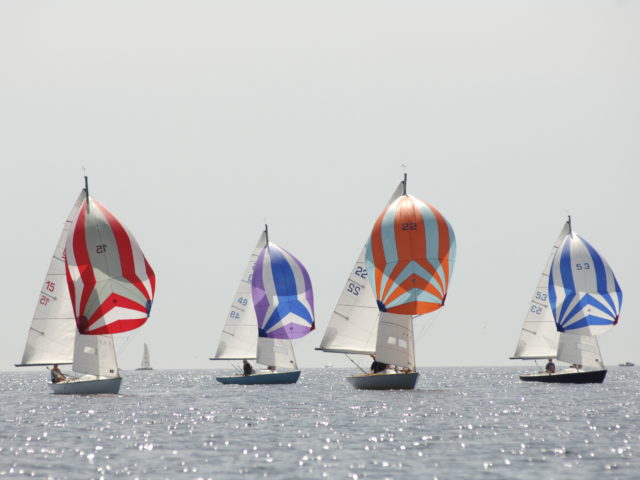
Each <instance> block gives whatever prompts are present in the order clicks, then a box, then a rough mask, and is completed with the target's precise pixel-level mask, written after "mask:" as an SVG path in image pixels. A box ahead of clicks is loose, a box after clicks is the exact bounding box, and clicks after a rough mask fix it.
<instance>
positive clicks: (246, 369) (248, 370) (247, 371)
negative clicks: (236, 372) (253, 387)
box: [242, 358, 254, 375]
mask: <svg viewBox="0 0 640 480" xmlns="http://www.w3.org/2000/svg"><path fill="white" fill-rule="evenodd" d="M242 373H243V374H244V375H253V373H254V372H253V367H252V366H251V364H250V363H249V362H248V361H247V359H246V358H245V359H244V360H242Z"/></svg>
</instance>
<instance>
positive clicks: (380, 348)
mask: <svg viewBox="0 0 640 480" xmlns="http://www.w3.org/2000/svg"><path fill="white" fill-rule="evenodd" d="M376 360H377V361H378V362H382V363H386V364H389V365H395V366H398V367H407V368H410V369H411V370H415V368H416V357H415V350H414V342H413V316H412V315H400V314H397V313H388V312H380V320H379V323H378V338H377V343H376Z"/></svg>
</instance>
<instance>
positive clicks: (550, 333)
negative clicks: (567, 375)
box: [512, 222, 570, 359]
mask: <svg viewBox="0 0 640 480" xmlns="http://www.w3.org/2000/svg"><path fill="white" fill-rule="evenodd" d="M569 231H570V227H569V222H565V224H564V225H563V226H562V229H561V230H560V234H559V235H558V237H557V238H556V241H555V242H554V244H553V247H552V248H551V252H550V253H549V256H548V258H547V263H545V266H544V269H543V270H542V274H541V275H540V278H539V280H538V285H537V286H536V289H535V291H534V292H533V295H532V297H531V302H530V303H529V309H528V310H527V315H526V316H525V319H524V324H523V325H522V331H521V332H520V338H519V340H518V345H517V346H516V351H515V353H514V355H513V357H512V358H514V359H540V358H555V357H556V354H557V352H558V335H559V334H558V330H557V328H556V322H555V320H554V319H553V313H552V312H551V308H550V307H549V269H550V268H551V263H552V262H553V259H554V257H555V255H556V252H557V251H558V248H560V245H561V244H562V242H563V240H564V239H565V237H566V236H567V235H568V234H569Z"/></svg>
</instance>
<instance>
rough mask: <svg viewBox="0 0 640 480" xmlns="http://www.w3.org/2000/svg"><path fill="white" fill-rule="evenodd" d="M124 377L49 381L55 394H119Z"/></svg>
mask: <svg viewBox="0 0 640 480" xmlns="http://www.w3.org/2000/svg"><path fill="white" fill-rule="evenodd" d="M121 382H122V377H117V378H100V379H98V378H95V379H90V380H73V381H66V382H59V383H51V382H49V383H48V385H49V388H51V390H52V391H53V393H55V394H62V395H92V394H99V393H111V394H117V393H118V392H119V391H120V383H121Z"/></svg>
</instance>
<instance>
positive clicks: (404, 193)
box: [402, 172, 407, 195]
mask: <svg viewBox="0 0 640 480" xmlns="http://www.w3.org/2000/svg"><path fill="white" fill-rule="evenodd" d="M402 194H403V195H406V194H407V174H406V172H405V174H404V180H403V181H402Z"/></svg>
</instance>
